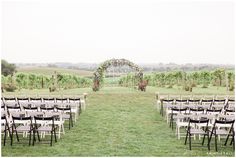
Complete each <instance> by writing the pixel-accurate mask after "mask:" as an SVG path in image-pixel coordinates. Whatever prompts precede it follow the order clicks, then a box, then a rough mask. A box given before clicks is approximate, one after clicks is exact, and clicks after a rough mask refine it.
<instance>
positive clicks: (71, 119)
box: [70, 114, 73, 127]
mask: <svg viewBox="0 0 236 158" xmlns="http://www.w3.org/2000/svg"><path fill="white" fill-rule="evenodd" d="M70 115H71V116H70V121H71V127H73V117H72V114H70Z"/></svg>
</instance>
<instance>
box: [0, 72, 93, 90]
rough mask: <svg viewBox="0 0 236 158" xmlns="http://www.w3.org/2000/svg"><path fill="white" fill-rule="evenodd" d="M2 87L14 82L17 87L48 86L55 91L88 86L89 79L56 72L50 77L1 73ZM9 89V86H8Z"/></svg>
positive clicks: (36, 87) (40, 87) (38, 87)
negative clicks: (5, 74) (4, 74)
mask: <svg viewBox="0 0 236 158" xmlns="http://www.w3.org/2000/svg"><path fill="white" fill-rule="evenodd" d="M1 78H2V87H3V88H4V87H10V86H7V85H9V84H12V83H14V86H15V87H17V88H18V89H42V88H50V89H49V90H50V91H56V90H57V89H58V88H59V89H72V88H82V87H90V86H91V79H89V78H85V77H80V76H77V75H61V74H59V73H56V76H55V74H54V75H52V76H51V77H48V76H44V75H36V74H28V73H18V74H16V75H14V76H10V75H8V76H3V75H2V77H1ZM8 89H10V88H8Z"/></svg>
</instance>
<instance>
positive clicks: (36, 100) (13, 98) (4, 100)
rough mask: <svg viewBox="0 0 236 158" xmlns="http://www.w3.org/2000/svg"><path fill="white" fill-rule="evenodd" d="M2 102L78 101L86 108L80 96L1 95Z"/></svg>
mask: <svg viewBox="0 0 236 158" xmlns="http://www.w3.org/2000/svg"><path fill="white" fill-rule="evenodd" d="M1 102H2V104H4V103H11V102H13V103H14V102H18V104H20V103H27V102H31V103H32V102H37V103H38V102H42V103H78V104H80V105H81V107H82V108H83V109H85V108H86V103H85V100H84V99H82V98H57V97H54V98H40V97H38V98H32V97H29V98H19V97H2V98H1Z"/></svg>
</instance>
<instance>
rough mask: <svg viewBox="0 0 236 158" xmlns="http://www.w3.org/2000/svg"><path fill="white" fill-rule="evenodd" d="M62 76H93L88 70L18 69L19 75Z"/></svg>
mask: <svg viewBox="0 0 236 158" xmlns="http://www.w3.org/2000/svg"><path fill="white" fill-rule="evenodd" d="M55 71H56V72H57V73H60V74H69V75H80V76H85V77H90V76H93V72H92V71H86V70H73V69H64V68H51V67H22V68H17V73H31V74H37V75H47V76H52V74H53V73H54V72H55Z"/></svg>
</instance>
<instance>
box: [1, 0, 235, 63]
mask: <svg viewBox="0 0 236 158" xmlns="http://www.w3.org/2000/svg"><path fill="white" fill-rule="evenodd" d="M234 14H235V13H234V6H233V1H230V0H228V1H227V0H222V1H219V0H218V1H213V0H210V1H207V0H204V1H203V0H194V1H192V0H188V1H186V0H185V1H184V0H181V1H180V0H175V1H163V0H159V1H158V0H114V1H112V0H99V1H98V0H15V1H13V0H3V1H2V51H1V52H2V53H1V58H2V59H6V60H7V61H9V62H13V63H15V62H17V63H34V62H36V63H40V62H43V63H46V62H72V63H78V62H90V63H91V62H96V63H99V62H102V61H104V60H107V59H110V58H126V59H128V60H131V61H133V62H136V63H159V62H162V63H169V62H173V63H178V64H184V63H193V64H194V63H212V64H234V62H235V54H234V51H235V39H234V38H235V28H234V27H235V26H234V20H235V19H234Z"/></svg>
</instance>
